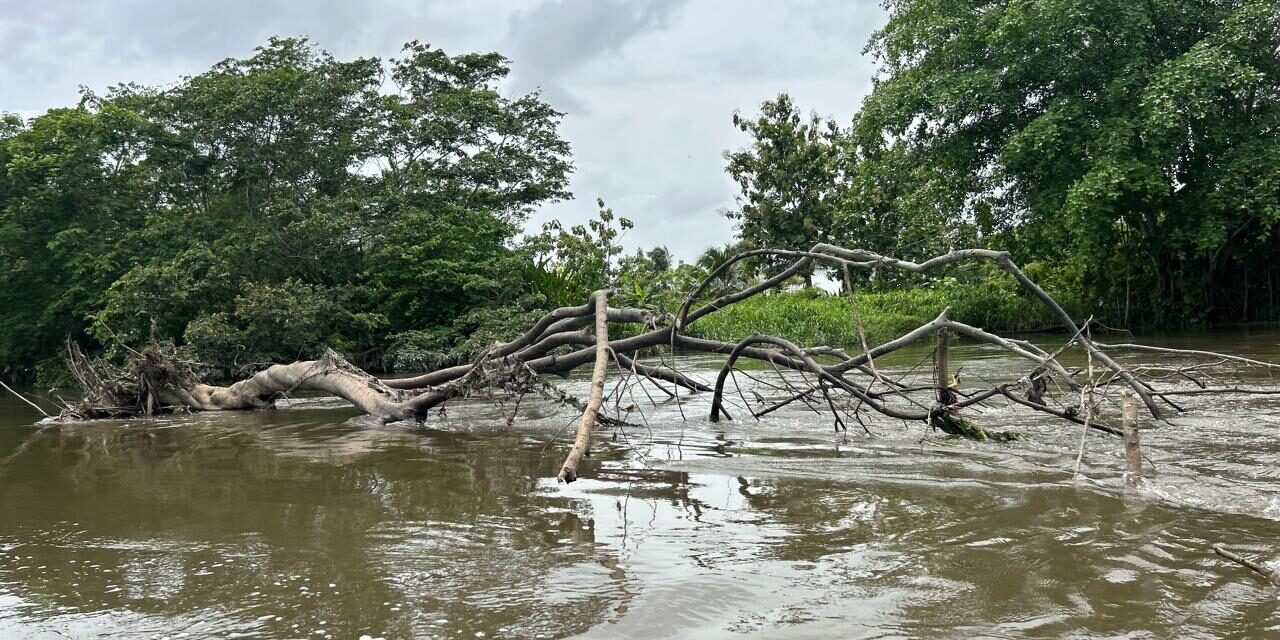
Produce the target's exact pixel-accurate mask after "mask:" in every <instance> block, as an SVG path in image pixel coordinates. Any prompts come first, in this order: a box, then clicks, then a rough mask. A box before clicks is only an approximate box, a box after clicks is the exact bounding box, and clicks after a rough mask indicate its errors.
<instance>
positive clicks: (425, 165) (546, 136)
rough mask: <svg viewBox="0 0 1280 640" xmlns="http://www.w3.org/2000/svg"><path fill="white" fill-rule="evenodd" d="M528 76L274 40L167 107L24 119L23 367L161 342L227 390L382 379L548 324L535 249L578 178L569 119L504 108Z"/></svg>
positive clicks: (126, 88) (14, 239)
mask: <svg viewBox="0 0 1280 640" xmlns="http://www.w3.org/2000/svg"><path fill="white" fill-rule="evenodd" d="M508 69H509V66H508V61H507V60H506V59H505V58H503V57H502V56H500V55H498V54H492V53H485V54H464V55H459V56H449V55H446V54H445V53H443V52H441V51H439V50H436V49H432V48H431V47H428V46H427V45H424V44H421V43H417V42H413V43H410V44H408V45H406V47H405V49H404V51H403V55H402V56H401V57H400V58H399V59H395V60H391V61H389V62H387V63H384V62H381V61H379V60H377V59H373V58H357V59H354V60H349V61H344V60H338V59H335V58H334V57H333V56H331V55H329V54H328V53H326V52H324V51H321V50H319V49H317V48H316V47H315V46H313V45H312V44H310V43H309V42H307V41H306V40H305V39H297V38H273V39H271V40H270V41H269V42H268V43H266V44H265V45H263V46H261V47H259V48H257V49H256V50H255V51H254V53H253V54H252V55H251V56H249V57H247V58H244V59H228V60H224V61H222V62H220V63H218V64H216V65H214V66H213V67H212V68H211V69H209V70H208V71H206V72H204V73H201V74H198V75H195V76H191V77H187V78H183V79H181V80H180V81H179V82H177V83H175V84H173V85H172V86H170V87H167V88H165V89H163V90H161V89H155V88H149V87H141V86H137V85H122V86H118V87H113V88H111V89H109V90H108V91H107V92H106V93H105V94H103V95H101V96H99V95H96V94H93V93H90V92H85V94H84V97H83V99H82V100H81V103H80V104H79V105H78V106H77V107H75V108H71V109H54V110H51V111H50V112H48V113H47V114H45V115H42V116H39V117H37V118H34V119H32V120H31V121H29V122H24V121H22V120H21V119H18V118H15V117H10V116H5V117H4V118H2V119H0V271H2V272H3V273H4V274H5V277H4V278H3V279H2V280H0V305H2V308H0V366H4V367H6V368H7V369H9V370H13V371H16V370H18V369H21V370H24V371H28V370H29V369H30V367H31V366H32V365H33V364H35V363H36V362H38V361H41V360H43V359H47V358H55V357H57V355H58V353H59V351H60V347H61V344H62V341H63V339H64V338H66V337H71V338H72V339H74V340H77V341H79V342H81V343H82V344H83V345H84V346H86V347H88V348H93V347H95V346H105V347H108V348H111V347H113V346H117V345H120V344H125V345H136V344H138V343H140V342H142V341H143V340H145V339H146V338H147V337H149V336H150V335H151V334H152V332H153V327H154V331H155V332H156V333H158V334H159V335H160V336H161V337H171V338H175V339H178V340H179V341H185V342H186V343H187V346H188V347H191V348H193V349H194V350H195V352H196V354H195V355H196V356H197V357H198V358H200V359H202V360H206V361H207V363H208V364H209V365H211V367H212V370H214V371H220V372H224V373H231V372H233V370H234V369H235V368H236V367H237V366H238V365H243V364H244V363H255V362H265V361H271V360H279V359H291V358H295V357H300V356H302V357H304V356H309V355H313V354H314V353H316V352H317V351H319V350H320V349H322V348H323V347H324V346H326V345H328V346H334V347H337V348H340V349H342V350H343V351H345V352H346V353H347V354H348V355H349V356H351V357H352V358H353V359H354V360H356V361H357V362H359V363H360V364H363V365H365V366H373V367H376V366H378V365H380V364H381V362H380V359H381V356H382V353H383V350H384V349H385V348H386V347H387V346H388V345H389V344H393V343H400V342H404V340H401V338H399V337H397V336H400V335H408V334H413V332H422V331H428V332H430V333H431V335H432V336H433V340H432V341H431V344H432V345H433V348H434V347H439V348H441V349H446V350H447V349H449V348H450V347H451V346H452V345H454V344H456V343H458V342H459V341H461V340H463V338H465V337H467V336H476V337H477V339H479V338H478V337H479V336H481V335H489V334H486V333H485V331H487V330H488V329H486V328H492V327H493V326H494V325H495V323H499V322H501V321H502V320H503V319H504V318H505V319H506V320H507V321H516V320H517V317H516V316H518V314H516V316H513V314H512V313H511V312H510V310H509V308H508V310H507V311H506V312H505V313H504V314H495V313H486V312H484V309H486V308H492V307H498V306H500V305H501V306H504V307H509V304H510V303H511V302H512V301H513V300H514V301H517V304H519V305H525V304H526V303H525V301H527V305H526V306H530V307H532V306H537V305H539V304H542V303H540V302H538V301H537V299H536V297H530V294H532V293H534V291H533V290H532V288H531V287H530V285H529V284H528V283H526V282H524V281H523V280H522V278H521V275H522V273H523V270H524V266H525V264H526V263H527V261H528V258H527V252H524V251H521V250H518V248H517V247H516V246H515V244H516V243H515V239H516V234H517V233H518V231H519V229H520V227H521V225H522V224H523V222H524V221H525V220H526V218H527V217H528V215H529V213H530V212H531V211H532V210H533V209H534V208H535V207H537V206H538V205H539V204H541V203H545V202H549V201H554V200H556V199H560V198H566V197H569V193H568V192H567V190H566V185H567V181H568V175H569V172H570V171H571V169H572V166H571V164H570V161H569V146H568V144H567V143H566V142H565V141H564V140H563V139H562V138H560V136H559V133H558V126H559V121H560V117H561V114H560V113H559V112H557V111H555V110H554V109H552V108H551V107H550V106H549V105H547V104H546V103H544V102H543V101H542V100H541V99H540V97H539V96H538V95H537V94H536V93H535V94H529V95H523V96H516V97H507V96H504V95H503V94H502V93H500V91H499V84H500V83H501V81H502V79H503V78H504V77H505V76H506V74H507V72H508ZM268 329H270V330H268ZM482 329H483V330H482ZM273 336H274V337H273ZM412 339H413V336H412V335H409V337H408V338H406V340H410V341H412ZM95 341H96V342H97V343H98V344H97V345H95V344H94V343H95ZM419 343H421V341H419Z"/></svg>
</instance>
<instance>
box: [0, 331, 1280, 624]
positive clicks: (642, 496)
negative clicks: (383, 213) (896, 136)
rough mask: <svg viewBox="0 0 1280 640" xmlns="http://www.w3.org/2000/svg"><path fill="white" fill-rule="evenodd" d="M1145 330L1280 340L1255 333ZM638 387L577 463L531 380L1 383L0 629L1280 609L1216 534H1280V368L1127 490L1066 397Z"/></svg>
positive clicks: (983, 354)
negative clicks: (146, 416) (289, 394)
mask: <svg viewBox="0 0 1280 640" xmlns="http://www.w3.org/2000/svg"><path fill="white" fill-rule="evenodd" d="M1042 339H1043V340H1044V341H1045V342H1046V344H1050V343H1052V341H1053V340H1054V339H1055V338H1054V337H1052V336H1047V337H1044V338H1042ZM1155 342H1160V343H1164V344H1174V345H1176V346H1183V347H1197V348H1213V349H1218V350H1226V351H1231V352H1234V353H1239V354H1243V355H1251V356H1255V357H1263V358H1268V359H1271V360H1278V361H1280V334H1277V333H1274V332H1263V333H1257V332H1255V333H1250V334H1246V333H1231V334H1218V335H1210V336H1192V337H1184V338H1165V339H1162V340H1155ZM922 355H923V352H921V351H917V352H913V353H907V354H903V355H901V356H900V357H898V358H895V359H894V360H893V361H889V362H884V363H882V366H884V367H887V368H890V369H893V370H896V371H905V370H907V369H909V368H910V367H911V366H912V365H914V364H915V363H916V361H918V360H919V359H920V358H921V357H922ZM1143 360H1145V361H1147V362H1160V363H1163V364H1171V363H1176V362H1181V359H1178V358H1169V357H1151V356H1145V357H1144V358H1143ZM953 361H954V362H955V363H956V364H957V365H963V366H964V367H965V368H964V369H963V370H962V374H961V376H962V381H963V382H964V386H965V387H974V386H977V385H980V384H983V383H984V382H985V381H1003V380H1008V379H1011V378H1017V377H1019V376H1021V375H1022V374H1023V373H1025V371H1026V369H1027V367H1026V365H1025V364H1024V363H1023V362H1019V361H1017V360H1014V359H1010V358H1006V357H1004V356H1003V355H1000V354H998V353H995V352H993V351H991V350H989V349H986V348H984V347H979V346H961V347H959V348H957V350H956V352H955V354H954V356H953ZM1130 362H1133V360H1132V359H1131V360H1130ZM1082 364H1083V363H1082ZM682 366H683V367H684V368H685V369H687V370H701V371H703V375H704V376H705V377H710V376H711V373H710V372H711V370H712V368H713V367H714V366H715V363H714V362H713V361H709V360H705V359H696V360H693V359H691V360H684V361H683V365H682ZM739 381H740V382H742V383H743V385H744V387H748V385H749V384H750V381H749V380H748V379H747V378H746V377H740V378H739ZM1184 384H1186V385H1189V384H1190V383H1189V382H1186V383H1184ZM570 386H571V387H575V386H576V387H578V388H580V387H581V386H582V383H581V382H574V383H571V384H570ZM756 391H757V392H759V393H761V394H762V395H765V396H769V395H771V394H774V393H775V392H772V391H771V390H769V389H768V388H757V389H756ZM652 393H654V394H655V395H658V393H657V392H656V391H653V392H652ZM752 397H753V394H752V393H751V389H750V388H749V387H748V388H747V389H745V391H744V393H743V398H746V399H751V398H752ZM751 401H752V402H754V400H751ZM632 402H634V404H635V405H636V407H637V411H635V412H634V413H633V414H632V420H633V421H634V422H637V423H646V424H647V426H644V427H642V428H637V429H631V430H628V431H626V432H624V433H622V434H619V435H618V437H617V438H616V439H603V440H602V442H600V443H599V444H598V446H597V451H596V455H595V456H594V457H593V458H592V459H590V460H589V461H588V462H587V463H586V464H585V466H584V468H583V475H584V479H583V480H581V481H580V482H577V483H575V484H573V485H569V486H565V485H557V484H556V483H555V481H554V480H553V476H554V474H555V472H556V470H557V467H558V464H559V462H560V460H561V459H562V457H563V454H564V452H565V450H566V447H567V444H566V442H567V438H566V437H565V436H564V432H566V431H564V430H565V428H566V425H568V424H569V422H570V421H571V420H572V418H573V416H572V415H570V414H569V413H566V412H565V411H563V410H559V409H557V408H555V407H552V406H548V405H546V404H539V403H535V402H531V401H529V400H526V401H525V404H524V405H522V407H521V417H520V418H519V420H518V421H517V424H516V428H515V429H508V428H506V427H505V426H504V424H503V421H502V420H501V416H502V415H503V412H504V411H505V409H504V408H501V407H495V406H493V405H490V404H488V403H484V402H472V403H465V404H458V405H456V406H452V407H450V409H449V413H448V415H447V416H445V417H441V418H436V419H433V421H432V422H431V423H430V425H429V426H430V427H431V428H430V429H426V430H421V431H418V430H413V429H409V428H404V427H401V426H396V425H392V426H387V427H378V426H372V425H370V424H368V423H367V422H366V421H365V420H363V419H362V418H358V417H355V416H354V415H353V413H352V412H351V411H350V410H349V409H344V408H341V407H334V406H326V405H324V404H323V403H320V404H315V403H300V404H299V405H297V406H294V407H291V408H288V409H284V410H278V411H268V412H257V413H242V414H226V415H214V414H205V415H194V416H186V417H172V418H165V419H156V420H147V421H141V420H140V421H133V422H116V423H97V424H84V425H64V426H59V427H46V428H42V427H40V426H38V425H34V424H33V423H34V422H35V418H36V416H35V415H33V412H32V411H30V410H29V409H28V408H26V407H24V406H23V405H20V404H17V403H16V402H14V401H12V399H9V398H4V399H0V638H67V637H70V638H87V637H113V638H163V637H168V638H179V637H190V638H207V637H209V638H225V637H252V638H351V639H355V638H359V637H361V636H365V635H367V636H370V637H374V638H376V637H383V638H431V637H439V638H481V637H484V638H561V637H573V636H582V637H591V638H669V637H670V638H733V637H767V638H832V637H841V638H900V637H901V638H979V637H983V638H985V637H997V638H1000V637H1009V638H1021V637H1078V638H1084V637H1090V638H1093V637H1126V638H1201V637H1202V638H1216V637H1242V638H1244V637H1248V638H1259V637H1280V613H1278V609H1280V594H1278V590H1277V589H1276V588H1275V587H1270V586H1268V585H1267V584H1266V583H1265V582H1263V581H1261V580H1259V579H1258V578H1257V577H1256V576H1254V575H1252V574H1250V573H1248V572H1246V571H1244V570H1243V569H1242V568H1240V567H1237V566H1234V565H1231V564H1227V563H1225V562H1223V561H1220V560H1218V559H1217V558H1216V557H1215V556H1214V555H1213V554H1212V553H1211V552H1210V551H1209V545H1210V544H1212V543H1216V542H1225V543H1229V544H1232V545H1234V546H1235V547H1236V548H1237V549H1239V550H1241V551H1244V552H1246V553H1248V554H1251V555H1256V556H1260V557H1263V558H1267V559H1272V558H1276V557H1277V556H1280V550H1278V549H1276V541H1277V539H1278V537H1280V483H1278V482H1277V480H1280V470H1278V469H1280V396H1276V397H1274V398H1273V399H1269V400H1268V399H1262V400H1250V401H1247V402H1246V401H1242V400H1239V399H1238V398H1237V399H1233V398H1213V399H1210V398H1198V399H1192V398H1184V399H1183V402H1184V403H1185V404H1187V405H1192V404H1194V405H1197V406H1198V408H1197V409H1196V410H1194V411H1190V412H1188V413H1187V414H1184V415H1183V416H1181V417H1179V418H1177V419H1176V420H1175V426H1172V427H1162V428H1160V429H1159V430H1156V431H1151V432H1147V433H1146V434H1144V435H1145V437H1146V440H1145V442H1146V451H1147V453H1148V455H1149V457H1150V458H1151V461H1152V462H1153V463H1154V465H1155V468H1154V470H1150V469H1149V471H1148V474H1149V475H1150V476H1151V481H1150V484H1149V486H1148V488H1147V489H1145V490H1142V491H1124V490H1122V489H1121V476H1120V464H1121V448H1120V444H1119V443H1118V441H1117V440H1116V439H1114V438H1106V437H1102V436H1090V437H1089V438H1088V440H1087V448H1086V452H1085V454H1084V460H1083V465H1082V474H1083V478H1082V479H1075V480H1073V479H1072V468H1073V467H1074V464H1075V458H1076V451H1077V446H1078V442H1079V431H1078V428H1076V427H1069V428H1068V427H1063V426H1061V425H1059V424H1056V423H1051V422H1046V421H1044V420H1041V419H1040V418H1038V417H1035V416H1028V415H1027V414H1026V413H1025V412H1024V411H1021V410H1017V411H1015V410H1012V409H1008V408H1005V407H1001V406H993V407H990V408H987V409H984V410H983V411H982V412H981V413H980V414H977V415H975V416H974V417H975V418H976V419H978V420H979V421H981V422H982V423H983V424H985V425H988V426H998V427H1001V428H1009V429H1016V430H1018V431H1021V432H1023V433H1025V434H1027V438H1026V439H1025V440H1023V441H1019V442H1015V443H1011V444H1000V443H971V442H958V441H954V440H947V439H943V438H939V437H937V436H936V435H933V434H927V433H926V432H925V430H924V429H923V428H922V427H921V426H919V425H903V424H902V423H895V422H892V421H876V422H873V423H871V424H870V425H869V426H870V428H871V430H872V431H873V433H874V436H873V437H868V436H866V435H865V434H862V433H861V431H860V430H857V427H856V426H855V427H854V429H852V430H850V431H849V432H848V434H847V435H845V434H837V433H835V432H834V431H833V429H832V425H831V422H830V419H829V418H828V417H825V416H819V415H816V414H814V413H812V412H809V411H807V410H805V409H803V408H802V407H795V408H793V409H789V410H786V411H783V412H780V413H778V414H775V416H772V417H770V418H769V419H766V420H765V421H763V422H760V423H756V422H754V421H741V420H740V421H737V422H730V423H720V424H712V423H709V422H707V421H706V420H705V415H706V409H707V406H706V401H705V400H704V399H696V398H686V399H684V400H683V401H682V402H681V403H680V404H679V405H677V404H676V403H674V402H669V401H661V402H658V403H657V406H654V405H653V404H651V403H650V402H649V399H648V398H647V397H646V396H645V394H644V393H643V392H642V391H640V390H635V392H634V395H633V396H631V397H629V398H628V399H627V400H626V404H630V403H632ZM736 402H737V404H738V405H740V404H741V403H742V402H743V400H742V399H737V400H736ZM624 406H625V405H624ZM733 409H734V407H733V406H731V407H730V410H731V411H733ZM641 413H643V415H641ZM681 413H683V414H684V415H686V416H688V419H687V420H681V419H680V415H681ZM734 414H735V415H737V416H738V417H742V416H743V415H745V412H744V411H743V410H742V409H741V408H739V409H738V410H737V411H734ZM855 430H856V432H855ZM926 436H927V437H926Z"/></svg>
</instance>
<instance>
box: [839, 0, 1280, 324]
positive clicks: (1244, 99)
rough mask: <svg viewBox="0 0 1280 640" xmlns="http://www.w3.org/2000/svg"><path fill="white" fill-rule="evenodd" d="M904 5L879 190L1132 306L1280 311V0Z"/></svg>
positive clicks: (910, 219)
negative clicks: (1276, 259)
mask: <svg viewBox="0 0 1280 640" xmlns="http://www.w3.org/2000/svg"><path fill="white" fill-rule="evenodd" d="M886 6H887V8H888V9H889V11H890V20H889V22H888V24H887V25H886V26H885V27H884V29H882V30H880V31H879V32H877V33H876V34H875V35H874V36H873V37H872V39H871V42H870V44H869V45H868V50H869V51H870V52H872V53H873V54H874V55H875V57H876V59H877V61H878V63H879V64H880V69H881V72H880V75H879V77H878V78H877V79H876V82H875V87H874V90H873V92H872V93H871V95H870V96H869V97H868V98H867V100H866V101H865V103H864V104H863V107H862V110H861V112H860V113H859V115H858V116H857V118H856V122H855V125H854V129H853V134H852V136H853V137H852V139H851V144H853V145H854V147H855V149H856V152H857V155H858V161H859V162H858V170H859V174H860V180H861V181H862V182H863V184H862V185H860V186H858V187H857V189H856V190H857V191H859V193H860V195H865V194H866V193H867V192H868V189H871V188H872V187H873V186H874V188H876V189H879V190H880V193H881V194H883V196H882V197H887V198H889V199H890V200H891V202H890V204H889V205H888V207H889V210H891V211H894V212H895V215H898V216H899V217H900V218H901V219H902V220H904V221H905V222H906V224H914V221H916V220H919V221H921V225H922V226H923V227H924V228H926V229H929V228H936V227H938V226H943V227H947V228H952V229H961V230H964V229H966V228H967V229H968V231H965V233H968V234H969V237H972V238H975V239H976V240H977V241H978V242H982V243H985V244H992V245H996V246H1001V247H1004V248H1007V249H1009V250H1011V251H1013V252H1014V254H1015V257H1016V259H1018V260H1021V261H1024V262H1025V261H1030V260H1037V259H1038V260H1044V261H1047V262H1048V263H1050V264H1058V265H1064V266H1063V267H1062V268H1064V269H1065V270H1066V271H1067V272H1069V273H1074V274H1077V276H1078V284H1079V285H1080V286H1083V287H1085V288H1086V289H1087V292H1088V293H1089V296H1090V297H1089V299H1090V301H1091V302H1092V303H1094V304H1100V305H1108V307H1107V310H1109V311H1111V312H1112V313H1113V314H1115V315H1116V316H1127V315H1128V313H1127V311H1126V310H1128V309H1132V310H1133V311H1134V319H1135V320H1136V319H1138V318H1137V316H1138V315H1139V314H1141V315H1143V316H1144V317H1145V319H1146V320H1150V321H1155V322H1160V323H1165V324H1168V323H1177V322H1188V321H1191V322H1195V321H1201V320H1205V319H1209V320H1214V319H1217V320H1225V319H1251V318H1258V317H1267V318H1275V317H1280V308H1277V307H1276V305H1275V301H1274V293H1273V288H1272V287H1273V281H1274V280H1275V279H1276V276H1277V275H1280V274H1277V272H1276V267H1275V265H1274V264H1273V261H1272V259H1271V257H1272V256H1274V255H1275V254H1276V253H1277V251H1280V240H1278V239H1277V234H1276V233H1275V227H1276V223H1277V222H1280V204H1278V203H1280V135H1277V131H1278V129H1280V127H1278V125H1280V48H1277V46H1276V43H1277V42H1280V11H1277V10H1276V6H1275V3H1274V2H1273V1H1271V0H1231V1H1228V0H1175V1H1171V2H1159V3H1155V2H1147V3H1141V2H1137V3H1133V2H1127V3H1126V2H1121V3H1113V2H1096V1H1094V0H1030V1H1023V0H1000V1H997V2H990V3H985V4H983V5H982V7H981V8H977V7H975V6H973V5H969V4H966V3H956V2H951V1H949V0H889V1H888V2H887V3H886ZM1260 299H1261V300H1265V301H1266V302H1265V303H1264V304H1258V300H1260ZM1251 300H1252V301H1253V302H1251ZM1139 310H1140V311H1139ZM1126 319H1127V318H1126Z"/></svg>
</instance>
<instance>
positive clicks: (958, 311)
mask: <svg viewBox="0 0 1280 640" xmlns="http://www.w3.org/2000/svg"><path fill="white" fill-rule="evenodd" d="M856 298H857V303H858V311H859V314H860V315H861V317H862V323H863V327H864V328H865V330H866V332H867V340H868V341H870V342H871V343H880V342H885V341H888V340H892V339H893V338H896V337H898V336H900V335H902V334H904V333H906V332H908V331H910V330H912V329H914V328H916V327H918V326H920V325H922V324H924V323H926V322H929V321H930V320H933V319H934V318H936V317H937V316H938V314H939V313H941V312H942V310H943V309H945V308H947V307H951V312H952V317H954V318H956V319H957V320H960V321H963V322H965V323H967V324H971V325H973V326H976V327H982V328H984V329H987V330H989V331H994V332H1001V333H1008V332H1018V331H1036V330H1040V329H1044V328H1047V327H1054V326H1057V324H1058V322H1057V320H1056V319H1055V318H1054V317H1053V315H1052V314H1051V313H1049V310H1048V309H1046V308H1045V307H1044V305H1043V304H1041V303H1040V302H1039V301H1037V300H1034V299H1031V298H1029V297H1027V296H1026V295H1024V294H1023V293H1021V292H1020V291H1016V290H1013V289H1012V288H1006V287H1002V286H1000V284H998V283H977V284H974V283H958V282H954V281H951V282H942V283H939V286H937V287H936V288H931V289H925V288H911V289H893V290H888V291H863V292H858V293H857V294H856ZM1059 302H1060V303H1062V304H1064V305H1065V306H1066V307H1067V308H1068V311H1071V310H1072V309H1073V308H1074V307H1078V306H1079V305H1078V304H1075V303H1073V302H1071V301H1062V300H1060V301H1059ZM1081 319H1082V318H1081ZM690 332H691V333H693V334H694V335H697V336H699V337H703V338H711V339H716V340H726V341H731V342H734V341H737V340H740V339H742V337H743V336H748V335H751V334H752V333H765V334H769V335H774V336H780V337H784V338H787V339H788V340H791V341H793V342H795V343H797V344H800V345H805V346H813V345H833V346H834V345H856V344H858V342H859V337H858V329H857V325H856V324H855V323H854V320H853V314H852V312H851V307H850V304H849V298H848V297H847V296H843V295H830V294H826V293H821V292H818V291H816V290H813V289H809V290H803V291H795V292H784V293H775V294H772V295H764V296H756V297H753V298H750V299H747V300H744V301H742V302H739V303H737V304H735V305H732V306H729V307H726V308H724V309H721V310H720V311H717V312H716V313H714V314H711V315H709V316H707V317H705V318H702V319H700V320H699V321H698V322H696V323H694V324H693V325H692V326H691V327H690Z"/></svg>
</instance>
